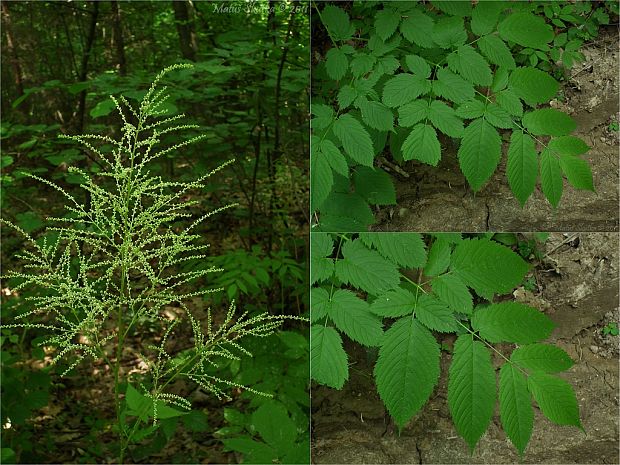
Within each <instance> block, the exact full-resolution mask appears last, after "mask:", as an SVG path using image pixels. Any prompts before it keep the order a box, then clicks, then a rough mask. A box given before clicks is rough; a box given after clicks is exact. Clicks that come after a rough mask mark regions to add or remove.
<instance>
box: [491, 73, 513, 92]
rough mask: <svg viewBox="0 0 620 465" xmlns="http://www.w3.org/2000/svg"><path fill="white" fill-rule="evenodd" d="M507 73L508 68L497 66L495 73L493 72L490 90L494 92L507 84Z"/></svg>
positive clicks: (502, 88)
mask: <svg viewBox="0 0 620 465" xmlns="http://www.w3.org/2000/svg"><path fill="white" fill-rule="evenodd" d="M509 75H510V70H508V69H506V68H501V67H500V68H497V69H496V70H495V74H493V83H492V84H491V90H492V91H493V92H495V93H498V92H499V91H501V90H504V89H505V88H506V87H507V86H508V77H509Z"/></svg>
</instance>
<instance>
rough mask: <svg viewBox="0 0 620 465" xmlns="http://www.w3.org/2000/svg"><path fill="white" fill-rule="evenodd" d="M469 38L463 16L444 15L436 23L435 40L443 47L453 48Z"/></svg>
mask: <svg viewBox="0 0 620 465" xmlns="http://www.w3.org/2000/svg"><path fill="white" fill-rule="evenodd" d="M466 40H467V32H466V31H465V26H464V24H463V18H459V17H456V16H452V17H450V16H444V17H443V18H441V19H439V21H437V23H435V28H434V29H433V41H434V42H435V43H436V44H437V45H439V46H440V47H441V48H452V47H456V46H458V45H462V44H464V43H465V41H466Z"/></svg>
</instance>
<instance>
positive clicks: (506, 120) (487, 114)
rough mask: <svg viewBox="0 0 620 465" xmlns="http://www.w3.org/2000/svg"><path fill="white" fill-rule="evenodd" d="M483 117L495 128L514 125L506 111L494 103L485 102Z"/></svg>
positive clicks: (507, 127)
mask: <svg viewBox="0 0 620 465" xmlns="http://www.w3.org/2000/svg"><path fill="white" fill-rule="evenodd" d="M484 119H485V120H487V121H488V122H489V123H491V124H492V125H493V126H495V127H496V128H502V129H512V128H513V127H514V123H513V121H512V118H511V117H510V115H509V114H508V112H507V111H505V110H504V109H503V108H502V107H500V106H499V105H497V104H496V103H489V104H487V106H486V108H485V111H484Z"/></svg>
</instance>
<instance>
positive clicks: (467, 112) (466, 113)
mask: <svg viewBox="0 0 620 465" xmlns="http://www.w3.org/2000/svg"><path fill="white" fill-rule="evenodd" d="M485 109H486V106H485V104H484V103H482V102H481V101H480V100H477V99H472V100H468V101H467V102H463V103H461V104H460V105H459V107H458V108H457V109H456V114H457V115H458V116H460V117H461V118H465V119H473V118H478V117H480V116H482V115H484V112H485Z"/></svg>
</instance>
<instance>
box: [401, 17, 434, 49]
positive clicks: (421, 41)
mask: <svg viewBox="0 0 620 465" xmlns="http://www.w3.org/2000/svg"><path fill="white" fill-rule="evenodd" d="M407 16H408V17H407V18H405V19H404V20H403V22H402V23H401V24H400V32H401V33H402V34H403V37H404V38H405V39H407V40H408V41H409V42H411V43H413V44H416V45H419V46H420V47H424V48H430V47H432V46H434V45H435V43H434V42H433V29H434V24H435V23H434V22H433V20H432V19H431V18H430V17H428V16H426V15H425V14H424V13H422V12H421V11H418V10H411V11H408V12H407Z"/></svg>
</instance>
